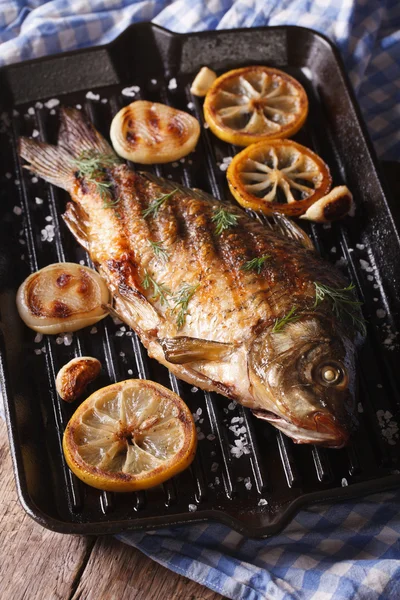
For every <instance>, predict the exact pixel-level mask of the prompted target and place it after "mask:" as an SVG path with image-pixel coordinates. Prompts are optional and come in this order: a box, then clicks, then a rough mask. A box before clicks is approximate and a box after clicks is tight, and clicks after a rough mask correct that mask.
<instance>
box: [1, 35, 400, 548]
mask: <svg viewBox="0 0 400 600" xmlns="http://www.w3.org/2000/svg"><path fill="white" fill-rule="evenodd" d="M204 64H206V65H209V66H210V67H212V68H213V69H215V70H217V71H218V72H223V71H225V70H227V69H231V68H233V67H239V66H244V65H249V64H266V65H270V66H274V67H278V68H280V69H283V70H285V71H287V72H288V73H290V74H292V75H294V76H295V77H296V78H298V79H299V80H300V81H301V82H302V83H303V85H304V86H305V88H306V90H307V93H308V96H309V100H310V114H309V118H308V120H307V123H306V125H305V126H304V127H303V129H302V130H301V131H300V132H299V134H298V135H297V136H296V139H297V140H298V141H300V142H301V143H304V144H305V145H307V146H310V147H312V148H313V149H315V150H316V152H317V153H318V154H320V155H321V156H322V157H323V158H324V159H325V160H326V161H327V163H328V164H329V165H330V167H331V171H332V175H333V178H334V181H335V184H341V183H343V182H345V183H346V184H347V185H348V186H349V187H350V189H351V190H352V191H353V194H354V197H355V201H356V204H357V212H356V216H355V217H353V218H351V217H348V218H347V219H346V220H345V221H344V222H342V223H340V224H337V225H332V227H329V228H326V227H325V228H324V227H321V226H318V227H314V226H310V227H309V229H308V232H309V233H310V234H311V236H312V238H313V240H314V242H315V244H316V246H317V248H318V250H319V251H320V252H321V254H322V255H323V256H324V257H326V258H327V259H328V260H330V261H331V262H337V261H340V264H341V265H342V267H343V269H344V271H345V272H347V273H348V275H349V276H350V277H351V278H352V279H353V281H354V282H355V283H356V284H357V287H358V291H359V294H360V296H361V298H362V299H363V301H364V312H365V316H366V318H367V320H368V323H369V324H368V340H367V342H366V344H365V346H364V347H363V349H362V351H361V353H360V357H359V372H360V398H359V401H360V403H359V405H358V412H357V416H358V418H359V421H360V426H359V429H358V431H357V433H356V434H355V435H354V436H353V438H352V442H351V445H350V446H349V447H348V448H347V449H343V450H328V449H324V448H316V447H312V446H296V445H295V444H293V443H292V442H291V441H290V440H289V439H288V438H286V437H285V436H284V435H282V434H281V433H279V432H277V430H276V429H274V428H273V427H271V426H269V425H268V424H266V423H265V422H261V421H258V420H257V419H255V418H253V416H252V415H251V414H250V413H249V412H248V411H247V410H245V409H243V408H242V407H240V406H235V405H234V403H231V402H230V401H229V400H227V399H226V398H223V397H219V396H217V395H216V394H209V393H205V392H202V391H201V390H196V389H195V388H191V387H190V386H189V385H187V384H185V383H182V382H180V381H178V380H176V379H175V378H174V377H173V376H172V375H170V374H169V373H168V371H167V370H166V369H165V368H164V367H162V366H160V365H159V364H158V363H155V362H154V361H151V360H149V359H148V357H147V354H146V352H145V351H144V349H143V347H142V346H141V344H140V342H139V341H138V338H137V337H136V336H135V335H134V334H133V332H131V331H130V330H129V328H128V327H127V328H125V329H121V327H123V326H122V324H121V323H119V324H118V323H114V322H113V321H112V320H111V318H108V319H106V320H104V321H102V322H101V323H99V324H98V325H97V326H96V328H95V329H91V330H90V329H86V330H83V331H80V332H77V333H75V334H74V335H73V336H72V338H69V337H68V336H67V338H65V339H61V338H59V339H57V338H56V336H48V337H44V338H43V339H42V340H39V339H38V338H37V337H36V335H35V332H32V331H31V330H29V329H28V328H26V327H25V326H24V325H23V324H22V322H21V321H20V319H19V317H18V315H17V312H16V308H15V294H16V290H17V288H18V286H19V284H20V283H21V282H22V281H23V280H24V278H25V277H27V276H28V275H29V274H30V273H31V272H32V271H34V270H36V269H38V268H41V267H43V266H45V265H47V264H49V263H52V262H56V261H64V260H68V261H74V262H79V261H83V262H84V263H85V264H90V261H89V259H88V257H87V256H86V254H85V252H84V251H83V250H82V249H81V248H80V247H78V245H77V243H76V242H75V240H74V239H73V238H72V236H71V234H70V233H69V232H68V231H67V229H66V227H65V226H64V224H63V222H62V220H61V219H60V214H61V212H62V211H63V209H64V206H65V202H66V200H67V198H68V196H67V194H66V193H64V192H63V191H62V190H59V189H55V188H53V187H52V186H50V185H48V184H46V183H44V182H43V181H41V180H38V181H37V180H36V179H35V178H32V176H31V175H30V174H29V173H28V172H26V171H22V169H21V164H20V162H19V159H18V157H17V154H16V138H17V137H18V136H19V135H35V136H37V135H40V137H41V139H42V140H45V141H49V142H53V143H54V142H55V140H56V137H57V129H58V116H57V111H58V108H59V106H60V105H68V106H74V105H80V106H81V107H82V110H85V111H86V112H87V113H88V115H89V116H90V117H91V119H92V120H93V121H94V123H95V125H96V126H97V127H98V128H99V129H100V131H101V132H102V133H104V134H106V135H107V133H108V129H109V125H110V121H111V118H112V116H113V115H114V114H115V113H116V112H117V111H118V110H119V108H121V107H122V106H123V105H125V104H128V103H129V102H131V101H132V99H133V97H132V96H131V97H129V96H126V95H124V94H123V93H122V90H125V88H131V92H130V93H135V96H134V99H139V98H142V99H148V100H158V101H161V102H164V103H169V104H171V105H173V106H175V107H177V108H182V109H185V110H189V111H192V112H193V113H194V114H195V115H196V116H197V117H198V118H199V120H200V121H201V122H203V119H202V106H201V104H202V103H201V102H200V101H199V100H198V99H196V98H193V97H191V95H190V92H189V87H190V82H191V80H192V79H193V77H194V75H195V74H196V73H197V71H198V69H199V68H200V67H201V66H203V65H204ZM175 81H176V84H177V85H175ZM132 86H137V87H135V88H133V89H132ZM138 88H140V89H138ZM88 92H91V93H88ZM125 94H126V91H125ZM49 100H50V102H49ZM57 101H59V102H60V104H57ZM0 102H1V110H0V113H1V127H0V184H1V192H0V193H1V197H0V215H1V225H0V257H1V258H0V314H1V335H0V341H1V351H0V357H1V379H2V384H3V393H4V398H5V407H6V416H7V423H8V431H9V435H10V444H11V452H12V456H13V461H14V468H15V473H16V480H17V487H18V493H19V497H20V500H21V502H22V504H23V506H24V508H25V510H26V511H27V512H28V513H29V514H30V515H31V516H32V517H33V518H34V519H36V520H37V521H38V522H39V523H41V524H42V525H43V526H45V527H48V528H50V529H53V530H56V531H61V532H66V533H86V534H89V533H90V534H101V533H115V532H120V531H123V530H129V529H139V528H155V527H159V526H163V525H171V524H177V523H183V522H189V521H192V522H194V521H204V520H208V519H215V520H218V521H221V522H223V523H226V524H228V525H230V526H231V527H233V528H234V529H236V530H238V531H240V532H243V533H245V534H247V535H249V536H258V537H260V536H266V535H271V534H273V533H276V532H278V531H279V530H280V529H282V527H283V526H284V525H285V524H286V523H287V522H288V521H289V519H290V518H292V517H293V515H294V514H295V513H296V511H298V510H299V508H300V507H301V506H304V505H306V504H309V503H311V502H321V501H339V500H343V499H345V498H350V497H354V496H357V495H364V494H367V493H370V492H376V491H378V490H383V489H388V488H392V487H395V486H397V485H399V482H400V476H399V470H398V469H399V435H398V429H397V428H398V418H399V399H400V396H399V384H400V380H399V368H398V365H399V349H398V345H397V344H396V341H397V338H396V324H397V326H398V324H399V294H398V291H399V268H398V264H399V257H400V251H399V249H400V243H399V237H398V233H397V231H396V228H395V225H394V222H393V219H392V216H391V213H390V210H389V207H388V203H387V200H386V196H385V192H384V190H383V188H382V184H381V181H380V177H379V173H378V167H377V161H376V158H375V155H374V152H373V149H372V147H371V144H370V142H369V140H368V136H367V134H366V131H365V127H364V125H363V124H362V121H361V119H360V113H359V110H358V108H357V105H356V103H355V101H354V97H353V94H352V92H351V90H350V88H349V84H348V81H347V77H346V74H345V72H344V68H343V65H342V63H341V60H340V58H339V55H338V52H337V50H336V49H335V48H334V47H333V46H332V45H331V43H330V42H329V41H328V40H327V39H326V38H324V37H323V36H321V35H320V34H317V33H315V32H313V31H311V30H307V29H303V28H298V27H271V28H259V29H252V30H232V31H218V32H204V33H194V34H188V35H177V34H173V33H171V32H169V31H166V30H164V29H161V28H160V27H157V26H154V25H151V24H140V25H134V26H132V27H130V28H129V29H128V30H127V31H126V32H125V33H124V34H122V35H121V36H120V37H119V38H118V39H117V40H116V41H114V42H113V43H112V44H110V45H108V46H105V47H100V48H91V49H88V50H82V51H77V52H71V53H68V54H63V55H59V56H53V57H49V58H43V59H40V60H35V61H29V62H25V63H21V64H17V65H12V66H9V67H6V68H3V69H2V70H1V71H0ZM190 103H192V104H190ZM188 104H189V108H188ZM234 152H235V148H234V147H232V146H229V145H228V144H225V143H223V142H221V141H219V140H218V139H216V138H215V137H214V136H213V135H212V134H211V133H210V131H209V130H207V129H206V128H204V127H203V128H202V135H201V141H200V143H199V145H198V147H197V149H196V151H195V153H194V154H193V155H191V156H189V157H187V158H186V160H185V161H184V162H179V163H177V164H172V165H165V166H163V167H155V169H154V171H155V172H156V173H157V174H158V175H162V176H164V177H168V178H170V179H175V180H177V181H182V182H184V183H185V184H186V185H189V186H192V187H199V188H202V189H204V190H206V191H208V192H211V193H213V194H214V195H215V196H217V197H219V198H224V199H226V200H229V198H230V197H229V193H228V190H227V185H226V177H225V173H224V172H223V171H222V170H221V169H220V168H219V166H220V164H221V163H222V162H223V158H224V157H227V156H231V155H233V153H234ZM46 226H47V230H46ZM49 226H50V227H49ZM46 232H47V233H46ZM53 236H54V239H52V238H53ZM46 237H47V239H45V238H46ZM49 238H50V240H51V239H52V241H49ZM35 340H36V341H35ZM60 342H61V343H60ZM80 354H86V355H92V356H96V357H97V358H99V360H100V361H101V362H102V364H103V366H104V369H103V373H102V375H101V377H100V379H99V380H98V381H96V387H101V386H104V385H107V384H109V383H111V382H113V381H116V380H122V379H125V378H129V377H131V376H132V377H142V378H144V377H146V378H151V379H154V380H156V381H159V382H160V383H162V384H164V385H166V386H169V387H170V388H172V389H174V390H175V391H177V392H178V393H179V394H180V395H181V396H182V397H183V398H184V399H185V401H186V402H187V404H188V405H189V407H190V408H191V410H192V412H193V413H195V414H196V418H197V425H198V427H199V432H200V435H199V438H200V441H199V447H198V452H197V455H196V458H195V461H194V463H193V465H192V467H191V468H190V469H189V470H187V471H186V472H184V473H182V474H181V475H179V476H177V477H175V478H174V479H173V480H172V481H170V482H167V483H166V484H165V485H164V486H162V487H161V486H160V487H158V488H155V489H152V490H149V491H147V492H146V493H132V494H127V495H123V494H120V495H117V494H110V493H104V492H103V493H102V492H99V491H97V490H95V489H92V488H89V487H87V486H85V485H84V484H82V483H81V482H80V481H78V480H77V479H76V478H75V477H74V476H73V475H71V473H70V472H69V470H68V468H67V467H66V465H65V462H64V458H63V454H62V450H61V439H62V433H63V430H64V428H65V425H66V423H67V420H68V419H69V417H70V416H71V414H72V412H73V410H74V408H73V407H71V406H70V405H67V404H65V403H63V402H61V401H60V400H59V398H58V396H57V394H56V391H55V386H54V380H55V374H56V372H57V371H58V369H59V368H60V367H61V366H62V365H63V364H64V363H65V362H67V361H68V360H70V359H71V358H73V357H74V356H77V355H80ZM94 389H95V388H92V390H90V391H93V390H94ZM232 420H233V421H232ZM235 425H236V427H235ZM238 430H240V431H241V433H240V434H239V437H238V435H236V434H237V432H238ZM235 432H236V434H235ZM239 439H241V440H242V441H241V442H240V441H239V446H241V447H245V451H244V452H243V453H242V455H241V456H240V457H239V458H236V457H234V456H233V454H232V447H233V446H235V441H236V442H238V440H239ZM236 446H237V444H236Z"/></svg>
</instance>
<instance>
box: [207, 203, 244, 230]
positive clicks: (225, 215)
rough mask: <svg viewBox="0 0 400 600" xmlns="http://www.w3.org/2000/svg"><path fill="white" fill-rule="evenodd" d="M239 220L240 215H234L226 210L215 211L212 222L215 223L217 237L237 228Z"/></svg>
mask: <svg viewBox="0 0 400 600" xmlns="http://www.w3.org/2000/svg"><path fill="white" fill-rule="evenodd" d="M239 219H240V216H239V215H234V214H233V213H231V212H230V211H229V210H226V208H218V209H214V214H213V216H212V217H211V221H212V222H213V223H215V233H216V235H221V233H222V232H223V231H225V230H226V229H229V228H230V227H237V225H238V220H239Z"/></svg>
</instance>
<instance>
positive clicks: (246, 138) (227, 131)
mask: <svg viewBox="0 0 400 600" xmlns="http://www.w3.org/2000/svg"><path fill="white" fill-rule="evenodd" d="M260 70H262V71H265V72H267V73H268V75H277V76H279V77H281V78H282V79H284V80H285V81H287V82H289V83H291V84H292V85H293V86H294V87H295V88H296V89H297V90H298V92H299V100H300V110H299V113H298V118H297V119H295V120H294V121H293V122H292V123H289V124H288V125H283V126H282V127H281V130H280V132H278V133H272V134H271V133H269V134H262V133H243V132H241V131H240V129H239V130H236V129H233V128H231V127H228V126H227V125H223V124H222V122H220V120H219V118H218V114H217V112H216V110H215V108H214V102H215V98H216V96H217V94H218V93H219V88H220V85H221V84H222V83H224V82H225V81H227V80H228V79H233V78H235V77H239V76H240V75H243V74H245V73H249V72H251V71H260ZM203 110H204V118H205V120H206V122H207V124H208V126H209V128H210V129H211V131H212V132H213V133H214V135H216V136H217V137H218V138H219V139H221V140H223V141H224V142H227V143H229V144H235V145H236V146H249V145H250V144H254V143H256V142H259V141H262V140H273V139H282V138H288V137H290V136H292V135H295V133H297V132H298V131H299V129H300V128H301V127H302V126H303V125H304V122H305V120H306V119H307V116H308V97H307V94H306V91H305V89H304V87H303V86H302V85H301V83H300V82H299V81H297V79H295V78H294V77H292V76H291V75H288V74H287V73H285V72H284V71H281V70H280V69H274V68H272V67H265V66H262V65H254V66H251V67H241V68H240V69H233V70H231V71H228V72H227V73H224V74H223V75H221V76H220V77H218V78H217V79H216V80H215V81H214V83H213V84H212V86H211V88H210V89H209V90H208V92H207V95H206V98H205V101H204V108H203Z"/></svg>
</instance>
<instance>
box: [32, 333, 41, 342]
mask: <svg viewBox="0 0 400 600" xmlns="http://www.w3.org/2000/svg"><path fill="white" fill-rule="evenodd" d="M42 339H43V333H37V334H36V335H35V339H34V340H33V341H34V342H35V344H40V342H41V341H42Z"/></svg>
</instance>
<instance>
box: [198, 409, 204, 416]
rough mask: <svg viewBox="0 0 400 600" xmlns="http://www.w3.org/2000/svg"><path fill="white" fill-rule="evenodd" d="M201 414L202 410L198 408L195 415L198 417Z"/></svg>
mask: <svg viewBox="0 0 400 600" xmlns="http://www.w3.org/2000/svg"><path fill="white" fill-rule="evenodd" d="M202 413H203V409H202V408H198V409H197V410H196V415H199V416H200V415H201V414H202Z"/></svg>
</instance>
